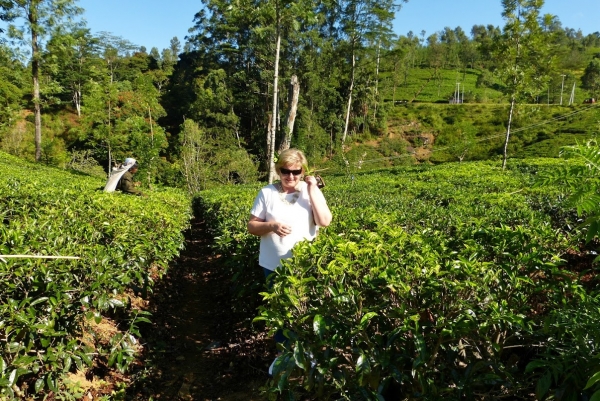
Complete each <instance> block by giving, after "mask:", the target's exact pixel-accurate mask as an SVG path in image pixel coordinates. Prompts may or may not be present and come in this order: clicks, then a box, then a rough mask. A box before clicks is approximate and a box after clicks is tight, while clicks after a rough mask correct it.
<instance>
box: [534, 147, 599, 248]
mask: <svg viewBox="0 0 600 401" xmlns="http://www.w3.org/2000/svg"><path fill="white" fill-rule="evenodd" d="M561 156H562V157H564V158H567V159H569V158H574V159H576V160H577V161H579V162H580V164H576V165H573V164H568V165H562V166H560V167H559V168H557V169H556V170H554V171H550V172H548V173H547V174H546V175H544V176H542V177H541V178H540V183H542V184H544V183H549V182H552V183H555V184H561V185H563V186H564V188H565V190H567V191H568V192H569V197H568V199H567V205H568V206H570V207H573V208H576V209H577V214H578V215H579V216H580V217H584V218H585V220H584V221H583V223H582V225H583V226H584V227H587V235H586V242H590V241H592V240H593V239H594V238H596V237H597V236H598V235H599V234H600V203H599V202H600V184H599V181H598V178H599V175H600V148H599V146H598V143H597V142H596V140H591V141H589V142H587V143H586V144H585V145H581V144H580V145H576V146H567V147H564V148H563V149H562V151H561Z"/></svg>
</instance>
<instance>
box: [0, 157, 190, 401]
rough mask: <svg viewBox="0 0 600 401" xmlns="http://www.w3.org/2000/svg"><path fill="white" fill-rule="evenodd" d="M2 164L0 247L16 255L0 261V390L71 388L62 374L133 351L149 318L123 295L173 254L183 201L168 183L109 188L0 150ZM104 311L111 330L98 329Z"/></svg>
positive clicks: (186, 211) (121, 362) (119, 360)
mask: <svg viewBox="0 0 600 401" xmlns="http://www.w3.org/2000/svg"><path fill="white" fill-rule="evenodd" d="M0 171H2V178H3V179H2V181H0V219H2V222H3V223H2V225H0V255H9V256H15V255H22V256H24V257H19V258H12V257H11V258H9V257H4V258H2V260H0V398H2V397H3V396H4V397H6V398H8V399H12V398H17V399H23V398H25V397H30V396H34V395H35V394H38V395H41V394H45V395H46V396H47V395H49V394H53V395H54V396H56V397H59V396H60V395H61V394H63V396H67V395H68V394H70V393H71V396H73V395H72V393H73V392H72V389H68V388H65V386H64V383H63V381H62V378H63V375H64V374H66V373H68V372H74V371H76V370H80V371H89V370H90V369H91V368H92V367H93V366H109V367H112V368H117V369H120V370H125V369H126V368H127V366H128V364H129V363H130V362H131V361H132V360H133V359H134V356H135V354H136V352H137V351H138V350H139V347H140V346H139V344H138V341H137V339H138V333H137V326H138V324H139V323H140V322H142V321H148V318H147V312H144V311H141V310H136V308H134V307H131V305H130V299H129V297H128V296H126V295H124V294H125V293H126V291H127V289H129V288H136V289H139V291H142V292H143V291H145V290H148V289H151V287H152V284H153V282H154V280H155V279H156V278H158V277H161V275H162V274H163V273H164V272H165V269H166V268H167V265H168V262H169V261H170V260H172V259H173V258H174V257H175V256H176V255H178V253H179V251H180V249H181V248H182V246H183V244H184V242H183V241H184V238H183V233H182V232H183V231H184V230H185V229H186V228H187V227H188V225H189V219H190V214H191V206H190V201H189V199H188V198H187V197H186V196H185V195H184V194H182V193H181V192H179V191H174V190H164V191H154V192H152V193H150V195H149V196H148V197H147V198H140V197H135V196H128V195H122V194H120V193H114V194H107V193H104V192H102V191H101V188H102V187H103V185H104V182H101V180H100V181H99V180H98V179H97V178H90V177H87V176H77V175H73V174H69V173H66V172H64V171H60V170H55V169H49V168H45V167H43V166H40V165H32V164H29V163H25V162H22V161H21V160H19V159H17V158H14V157H11V156H9V155H6V154H2V155H1V157H0ZM31 256H37V257H40V256H54V257H56V256H70V257H77V258H78V259H43V258H32V257H31ZM116 309H119V313H116V312H115V310H116ZM103 316H112V317H113V320H114V323H115V324H116V325H117V328H118V329H119V331H118V334H116V335H112V336H110V337H109V338H106V336H102V333H99V332H98V330H97V328H98V327H97V324H98V323H100V321H101V320H102V319H103ZM117 317H118V318H117ZM65 394H67V395H65Z"/></svg>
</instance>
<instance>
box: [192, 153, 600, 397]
mask: <svg viewBox="0 0 600 401" xmlns="http://www.w3.org/2000/svg"><path fill="white" fill-rule="evenodd" d="M560 163H565V161H563V160H544V159H538V160H533V161H527V162H513V163H512V164H511V166H510V168H509V169H508V170H506V171H502V169H501V168H500V167H499V166H498V165H497V164H495V163H487V162H477V163H462V164H446V165H440V166H435V167H429V166H419V167H409V168H398V169H394V170H387V171H381V172H375V173H369V174H366V173H365V174H363V175H360V174H359V175H356V176H355V179H352V180H350V179H349V178H348V177H345V176H337V177H336V176H332V177H327V182H328V186H327V187H326V188H325V189H324V192H325V195H326V197H327V199H328V202H329V204H330V206H331V208H332V212H333V214H334V222H333V223H332V225H331V226H330V227H328V228H326V229H324V230H322V231H321V233H320V235H319V237H318V238H317V239H316V240H315V241H313V242H312V243H308V242H303V243H300V244H298V245H297V246H296V247H295V249H294V257H293V259H290V260H288V261H286V262H285V263H284V266H283V268H282V269H280V270H279V271H278V274H276V278H275V283H274V286H273V288H272V289H271V290H269V291H265V290H264V284H262V283H256V282H255V281H251V280H252V279H251V277H256V276H255V275H254V274H252V272H253V270H254V269H258V266H257V262H256V261H257V252H258V246H257V244H258V239H257V238H256V237H253V236H251V235H249V234H248V233H247V232H246V222H247V219H248V213H249V210H250V206H251V204H252V200H253V198H254V196H255V194H256V191H257V189H258V187H256V186H253V187H227V188H223V189H220V190H214V191H205V192H202V193H200V194H199V196H198V198H197V199H196V201H197V203H198V205H199V207H200V209H201V210H204V212H205V216H204V217H205V218H206V219H207V221H208V226H210V227H211V228H212V230H213V233H212V234H213V235H214V237H215V245H214V246H215V251H216V252H219V253H221V254H224V255H225V256H226V257H227V262H228V266H229V268H230V269H232V270H233V272H234V273H235V277H236V281H237V284H238V285H237V288H239V289H240V291H248V290H249V289H251V290H257V291H260V290H262V291H265V292H263V296H264V300H265V302H264V305H263V306H262V307H261V310H260V312H259V316H258V317H256V319H255V322H256V324H260V322H265V323H266V324H267V326H268V327H269V328H270V329H271V330H273V331H275V330H276V329H277V328H283V329H284V330H285V332H286V334H287V336H288V337H289V339H290V340H289V343H288V344H287V346H286V349H285V351H284V352H283V354H282V355H281V356H280V357H279V358H278V362H277V363H276V366H275V374H274V379H273V380H272V381H271V384H272V386H271V391H272V392H273V393H281V394H283V395H284V396H285V397H286V398H289V399H294V398H303V397H307V396H308V397H315V398H317V399H349V400H356V399H368V400H383V399H385V400H396V399H398V400H400V399H424V400H439V399H440V398H441V397H445V398H446V399H456V400H458V399H499V398H507V399H519V398H521V399H532V398H537V399H545V398H548V397H553V398H555V399H561V400H567V399H569V400H576V399H581V398H580V397H590V396H592V394H594V392H595V390H598V388H596V387H591V388H589V389H585V390H584V388H585V387H586V383H587V381H588V379H589V378H590V377H591V376H592V375H593V374H594V373H596V372H597V371H599V370H600V359H599V358H598V356H597V355H598V351H597V346H598V344H599V340H600V338H599V337H600V331H599V330H597V318H598V312H599V311H600V302H599V301H600V300H599V298H598V293H597V291H596V286H597V281H596V277H595V271H594V270H593V268H592V266H593V264H592V260H593V258H594V252H592V251H591V249H585V247H584V246H583V245H582V241H581V240H580V238H581V233H580V232H579V228H578V219H577V216H576V215H575V213H574V212H573V211H570V210H566V209H564V207H563V206H562V204H561V199H563V194H562V193H561V190H560V188H559V187H555V186H549V185H539V183H538V180H537V179H536V177H537V176H538V175H540V174H542V173H543V172H544V171H548V170H552V169H555V168H556V167H557V166H558V165H559V164H560ZM596 397H598V393H596Z"/></svg>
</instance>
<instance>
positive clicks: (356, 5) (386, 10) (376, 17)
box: [337, 0, 408, 143]
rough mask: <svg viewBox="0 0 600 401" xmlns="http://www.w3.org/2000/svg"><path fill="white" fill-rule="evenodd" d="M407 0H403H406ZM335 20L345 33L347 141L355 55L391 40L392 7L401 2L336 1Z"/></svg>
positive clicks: (343, 137) (374, 0) (343, 139)
mask: <svg viewBox="0 0 600 401" xmlns="http://www.w3.org/2000/svg"><path fill="white" fill-rule="evenodd" d="M407 1H408V0H403V1H402V2H403V3H406V2H407ZM337 4H338V7H339V10H338V15H339V18H338V23H339V24H340V25H341V26H340V28H341V32H342V34H343V35H344V37H345V40H346V42H347V48H348V52H347V54H348V57H349V68H350V79H349V83H348V88H347V92H348V94H347V99H348V100H347V103H346V113H345V123H344V132H343V133H342V143H343V142H345V141H346V137H347V135H348V127H349V123H350V112H351V110H352V101H353V100H352V97H353V95H354V87H355V83H356V78H357V77H356V71H357V65H356V61H357V57H358V56H359V55H360V53H361V51H362V50H363V49H364V47H365V45H366V44H367V43H368V42H370V43H381V41H384V40H385V41H391V40H389V39H391V37H392V36H393V34H392V33H391V24H392V22H393V20H394V15H395V11H396V10H398V9H399V8H400V6H401V5H400V4H397V3H394V2H393V1H391V0H373V1H366V2H365V1H362V0H343V1H340V2H338V3H337Z"/></svg>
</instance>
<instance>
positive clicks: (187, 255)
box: [127, 220, 275, 401]
mask: <svg viewBox="0 0 600 401" xmlns="http://www.w3.org/2000/svg"><path fill="white" fill-rule="evenodd" d="M210 241H211V239H210V238H207V235H206V234H205V231H204V227H203V222H202V221H197V220H193V221H192V227H191V229H190V230H188V232H186V248H185V250H183V251H182V253H181V255H180V257H179V258H178V259H177V260H176V261H174V262H173V263H171V266H170V267H169V271H168V273H167V275H166V276H165V277H163V279H162V280H160V283H157V285H156V286H155V287H154V292H153V294H151V295H149V297H148V301H149V308H150V311H151V312H152V314H153V316H152V317H151V320H152V322H153V324H152V325H151V326H150V325H148V326H147V327H144V328H143V329H142V332H141V334H142V342H143V343H144V349H145V351H144V355H143V356H142V360H141V361H140V362H139V364H137V366H135V367H134V369H132V373H131V374H130V375H129V380H130V384H129V386H128V388H127V400H132V401H134V400H135V401H142V400H144V401H147V400H223V401H237V400H240V401H242V400H244V401H248V400H266V399H267V398H266V395H265V393H264V392H261V389H260V388H261V387H263V386H265V385H266V383H267V381H268V375H267V368H268V366H269V364H270V363H271V361H272V358H273V357H274V350H275V348H274V345H273V342H272V340H270V339H269V337H268V335H267V334H266V332H265V331H264V327H263V326H255V327H253V326H252V323H251V321H252V319H253V318H254V316H256V306H257V305H258V303H259V302H260V298H259V296H258V295H257V294H255V295H253V296H249V298H252V299H243V300H239V301H238V300H234V299H233V297H232V295H231V290H230V288H231V279H230V277H229V276H228V275H227V272H226V269H223V268H221V260H220V258H219V257H218V256H213V255H212V253H211V250H210Z"/></svg>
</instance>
